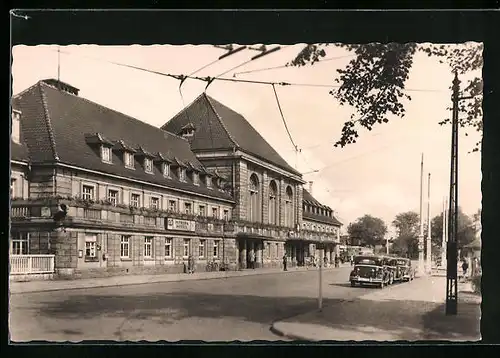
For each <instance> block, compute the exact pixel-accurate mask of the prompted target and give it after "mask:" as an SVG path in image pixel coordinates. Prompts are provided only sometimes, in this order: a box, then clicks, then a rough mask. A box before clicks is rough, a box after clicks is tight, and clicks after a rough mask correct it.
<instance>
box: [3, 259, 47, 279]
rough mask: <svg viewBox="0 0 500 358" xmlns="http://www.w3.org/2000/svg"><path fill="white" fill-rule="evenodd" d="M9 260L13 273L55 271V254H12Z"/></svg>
mask: <svg viewBox="0 0 500 358" xmlns="http://www.w3.org/2000/svg"><path fill="white" fill-rule="evenodd" d="M9 260H10V274H11V275H26V274H41V273H53V272H54V255H10V257H9Z"/></svg>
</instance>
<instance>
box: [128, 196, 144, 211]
mask: <svg viewBox="0 0 500 358" xmlns="http://www.w3.org/2000/svg"><path fill="white" fill-rule="evenodd" d="M130 206H133V207H136V208H138V207H140V206H141V195H140V194H131V195H130Z"/></svg>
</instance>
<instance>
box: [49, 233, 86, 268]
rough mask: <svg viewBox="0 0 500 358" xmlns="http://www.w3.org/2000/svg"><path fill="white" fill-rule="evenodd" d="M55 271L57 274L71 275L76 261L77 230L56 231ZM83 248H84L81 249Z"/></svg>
mask: <svg viewBox="0 0 500 358" xmlns="http://www.w3.org/2000/svg"><path fill="white" fill-rule="evenodd" d="M55 233H56V235H57V236H56V240H55V262H54V267H55V272H56V274H57V275H59V276H72V275H73V274H74V272H75V269H76V266H77V261H78V247H77V242H78V232H75V231H71V232H64V231H56V232H55ZM83 250H84V249H83Z"/></svg>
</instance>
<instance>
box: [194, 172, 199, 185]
mask: <svg viewBox="0 0 500 358" xmlns="http://www.w3.org/2000/svg"><path fill="white" fill-rule="evenodd" d="M193 183H194V185H200V176H199V174H198V173H197V172H193Z"/></svg>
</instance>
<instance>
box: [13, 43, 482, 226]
mask: <svg viewBox="0 0 500 358" xmlns="http://www.w3.org/2000/svg"><path fill="white" fill-rule="evenodd" d="M275 46H277V45H268V48H273V47H275ZM303 46H304V44H296V45H285V46H280V50H279V51H276V52H274V53H272V54H269V55H267V56H264V57H261V58H260V59H258V60H255V61H251V62H249V63H246V64H244V65H242V66H241V67H239V68H236V69H234V70H232V71H229V72H228V73H227V74H224V75H223V76H221V77H225V78H236V79H245V80H258V81H272V82H282V81H284V82H289V83H295V84H324V85H332V84H334V80H335V78H337V69H341V68H343V67H345V65H346V64H347V63H348V62H349V60H350V59H351V58H352V54H351V53H349V52H347V51H346V50H344V49H342V48H340V47H337V46H333V45H332V46H328V47H327V48H326V52H327V54H326V57H325V58H333V59H332V60H329V61H323V62H320V63H317V64H315V65H312V66H311V65H306V66H305V67H300V68H297V67H284V68H277V69H268V70H265V69H267V68H269V67H276V66H283V65H284V64H286V63H287V62H288V61H290V60H292V59H293V58H294V57H295V55H296V54H297V53H298V52H299V51H300V50H301V49H302V48H303ZM222 54H224V50H222V49H219V48H215V47H214V46H210V45H197V46H194V45H184V46H169V45H158V46H140V45H132V46H97V45H73V46H61V47H60V54H59V53H58V51H57V46H46V45H43V46H15V47H14V48H13V51H12V61H13V62H12V76H13V84H12V86H13V88H12V91H13V93H14V94H16V93H19V92H21V91H23V90H24V89H26V88H28V87H29V86H31V85H33V84H35V83H36V82H37V81H39V80H41V79H45V78H57V76H58V72H59V76H60V79H61V80H62V81H64V82H67V83H69V84H71V85H73V86H75V87H77V88H79V89H80V96H81V97H85V98H87V99H89V100H91V101H94V102H97V103H99V104H101V105H104V106H106V107H109V108H112V109H114V110H117V111H119V112H122V113H125V114H127V115H130V116H132V117H135V118H137V119H140V120H142V121H144V122H146V123H149V124H151V125H154V126H158V127H160V126H162V125H163V124H164V123H166V122H167V121H168V120H169V119H170V118H172V117H173V116H174V115H175V114H176V113H178V112H179V111H180V110H181V109H182V108H183V107H184V106H185V105H188V104H189V103H191V102H192V101H193V100H194V99H195V98H196V97H198V96H199V95H200V94H201V93H202V92H203V91H204V90H205V86H206V83H205V82H202V81H197V80H187V81H185V82H184V84H183V86H182V89H181V91H179V81H178V80H176V79H172V78H169V77H166V76H161V75H157V74H151V73H147V72H144V71H140V70H136V69H132V68H129V67H124V66H118V65H116V64H113V62H115V63H121V64H127V65H131V66H136V67H141V68H146V69H149V70H153V71H158V72H162V73H170V74H185V75H187V74H190V73H192V72H194V71H196V70H198V69H200V68H201V67H203V66H205V65H207V64H208V63H210V62H212V61H214V60H216V59H217V58H218V57H219V56H220V55H222ZM256 54H258V52H256V51H252V50H248V49H247V50H243V51H240V52H239V53H237V54H234V55H232V56H229V57H227V58H225V59H223V60H221V61H218V62H216V63H214V64H213V65H211V66H208V67H206V68H205V69H203V70H201V71H199V72H197V73H196V76H200V77H205V76H211V77H214V76H218V75H220V74H222V73H224V72H226V71H228V70H230V69H232V68H234V67H235V66H238V65H240V64H242V63H245V62H246V61H248V60H249V59H250V58H251V57H252V56H255V55H256ZM58 59H59V61H58ZM58 63H59V71H58ZM255 70H259V71H255ZM250 71H253V72H250ZM244 72H246V73H244ZM452 79H453V76H452V74H451V72H450V69H449V67H448V66H447V65H446V64H440V63H439V61H438V60H437V59H436V58H433V57H427V56H426V55H424V54H420V53H417V55H416V56H415V59H414V64H413V67H412V69H411V72H410V76H409V79H408V81H407V84H406V88H407V93H408V94H409V95H410V96H411V97H412V100H411V101H407V102H404V104H405V108H406V116H405V117H404V118H398V117H389V118H390V119H391V120H390V122H389V123H388V124H382V125H377V126H375V127H374V128H373V130H372V131H367V130H362V131H361V132H360V138H359V140H358V142H357V143H355V144H350V145H348V146H347V147H344V148H334V147H333V143H334V142H335V141H336V140H337V139H339V138H340V131H341V128H342V124H343V123H344V122H345V121H346V120H348V119H349V116H350V115H351V113H352V111H353V110H352V108H350V107H349V106H341V105H340V104H339V103H338V102H337V101H336V100H335V99H334V97H333V96H332V95H330V94H329V91H330V89H331V88H328V87H320V86H318V87H311V86H286V87H284V86H276V91H277V94H278V97H279V101H280V104H281V108H282V110H283V115H284V117H285V120H286V122H287V125H288V129H289V131H290V133H291V136H292V139H293V141H294V142H295V143H296V144H297V146H298V148H300V149H301V151H300V153H299V154H296V153H295V150H294V147H293V145H292V143H291V141H290V139H289V137H288V134H287V132H286V130H285V127H284V125H283V120H282V118H281V115H280V112H279V109H278V106H277V102H276V99H275V96H274V93H273V89H272V87H271V86H270V85H259V84H246V83H234V82H225V81H214V82H213V83H212V84H211V85H210V86H209V87H208V89H207V90H206V92H207V94H208V95H210V96H211V97H213V98H215V99H216V100H218V101H220V102H221V103H223V104H225V105H227V106H228V107H230V108H232V109H233V110H235V111H237V112H239V113H240V114H242V115H243V116H244V117H245V118H246V119H247V120H248V121H249V122H250V123H251V125H252V126H253V127H254V128H255V129H257V130H258V131H259V132H260V133H261V135H262V136H263V137H264V138H265V139H266V140H267V141H268V142H269V143H270V144H271V145H272V146H273V147H274V148H275V149H276V150H277V152H278V153H280V154H281V156H282V157H283V158H284V159H285V160H287V162H288V163H289V164H290V165H292V166H294V167H296V168H297V170H298V171H299V172H301V173H303V174H304V175H303V178H304V180H306V181H312V182H313V184H312V192H313V193H312V194H313V196H314V197H315V198H316V199H318V200H319V201H321V202H322V203H324V204H325V205H328V206H330V207H332V208H333V209H334V211H335V214H336V216H338V217H339V219H340V220H341V221H342V222H343V223H344V228H343V231H345V228H346V227H347V225H348V224H349V223H350V222H353V221H355V220H356V219H357V218H359V217H361V216H363V215H365V214H370V215H373V216H376V217H379V218H381V219H383V220H384V221H385V222H386V224H387V226H388V227H389V229H390V233H392V232H393V230H391V229H392V228H391V222H392V220H393V219H394V217H395V216H396V215H397V214H398V213H400V212H405V211H410V210H413V211H417V212H418V211H419V195H420V161H421V155H422V153H423V154H424V208H425V210H424V213H423V214H424V217H426V216H427V210H426V208H427V203H426V201H427V177H428V173H431V216H432V217H433V216H435V215H437V214H439V213H440V212H441V211H442V207H443V199H444V197H445V196H448V193H449V178H450V150H451V127H450V126H449V125H447V126H440V125H439V124H438V122H440V121H441V120H442V119H444V118H446V117H447V116H449V115H450V113H449V111H448V110H447V109H446V108H447V107H449V106H450V105H451V101H450V95H451V93H450V90H449V86H450V85H451V81H452ZM181 94H182V95H181ZM465 132H466V131H465V130H461V132H460V137H459V143H460V147H459V148H460V149H459V205H460V206H461V207H462V208H463V210H464V212H465V213H467V214H469V215H471V214H473V213H475V212H476V211H477V210H478V209H479V208H480V206H481V164H480V163H481V155H480V153H477V152H476V153H469V151H470V150H471V149H472V148H473V146H474V144H475V143H476V142H477V141H478V140H479V139H480V136H479V134H478V133H477V132H475V131H473V130H469V131H467V132H468V136H466V135H465ZM307 187H308V186H307V185H306V188H307Z"/></svg>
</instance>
